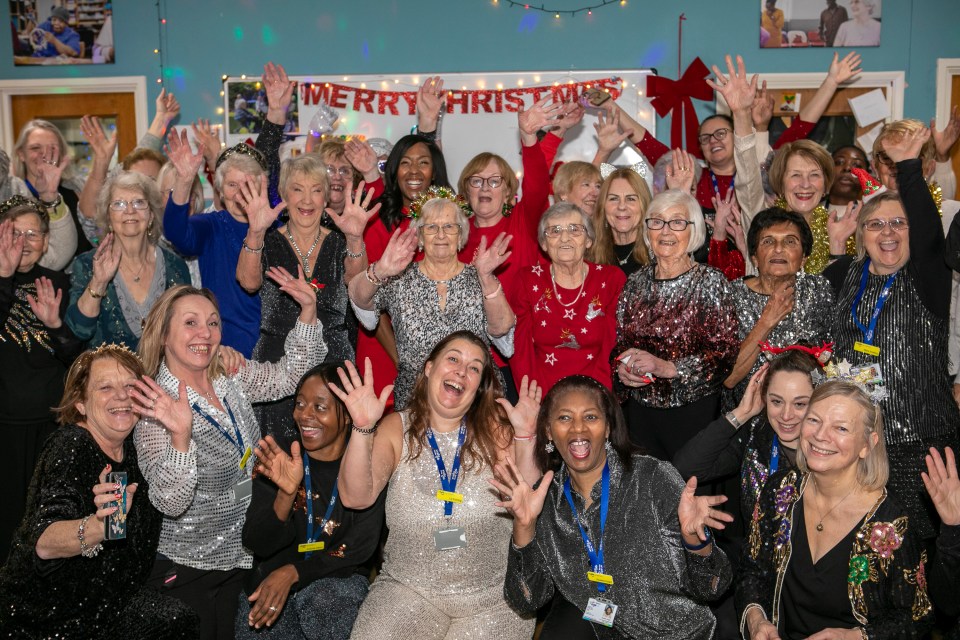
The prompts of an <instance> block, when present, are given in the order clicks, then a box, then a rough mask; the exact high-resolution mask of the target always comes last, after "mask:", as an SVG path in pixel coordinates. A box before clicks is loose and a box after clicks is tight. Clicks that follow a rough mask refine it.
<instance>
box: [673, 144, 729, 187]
mask: <svg viewBox="0 0 960 640" xmlns="http://www.w3.org/2000/svg"><path fill="white" fill-rule="evenodd" d="M695 162H696V160H695V159H694V157H693V156H692V155H690V154H689V153H687V152H686V151H684V150H683V149H674V150H673V154H672V156H671V162H670V164H668V165H667V188H668V189H679V190H680V191H683V192H684V193H690V190H691V189H692V188H693V177H694V175H696V174H695V173H694V170H693V168H694V163H695ZM729 191H733V189H730V190H728V193H729Z"/></svg>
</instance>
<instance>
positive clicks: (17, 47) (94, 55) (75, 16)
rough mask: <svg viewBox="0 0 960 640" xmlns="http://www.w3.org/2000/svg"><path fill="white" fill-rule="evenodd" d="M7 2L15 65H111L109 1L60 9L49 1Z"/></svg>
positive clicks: (71, 4) (70, 4) (69, 4)
mask: <svg viewBox="0 0 960 640" xmlns="http://www.w3.org/2000/svg"><path fill="white" fill-rule="evenodd" d="M9 2H10V21H11V27H12V30H13V32H14V37H13V63H14V64H15V65H17V66H23V65H64V64H107V63H113V62H114V48H113V18H112V13H113V4H112V2H110V1H109V0H86V1H84V2H67V3H64V4H62V5H61V4H60V3H54V2H52V1H51V0H46V1H44V0H9Z"/></svg>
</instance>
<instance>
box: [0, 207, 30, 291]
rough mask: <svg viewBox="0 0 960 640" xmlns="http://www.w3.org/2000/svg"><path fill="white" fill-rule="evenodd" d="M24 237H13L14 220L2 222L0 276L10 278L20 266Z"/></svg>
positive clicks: (0, 224) (0, 226)
mask: <svg viewBox="0 0 960 640" xmlns="http://www.w3.org/2000/svg"><path fill="white" fill-rule="evenodd" d="M23 242H24V237H23V236H20V237H18V238H14V237H13V220H4V221H3V222H0V278H9V277H10V276H12V275H13V274H14V272H15V271H16V270H17V267H19V266H20V259H21V258H22V257H23Z"/></svg>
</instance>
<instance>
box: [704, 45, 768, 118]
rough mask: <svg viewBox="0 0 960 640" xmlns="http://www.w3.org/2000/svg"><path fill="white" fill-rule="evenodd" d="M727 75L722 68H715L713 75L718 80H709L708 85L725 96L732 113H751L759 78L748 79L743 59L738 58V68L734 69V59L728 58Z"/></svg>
mask: <svg viewBox="0 0 960 640" xmlns="http://www.w3.org/2000/svg"><path fill="white" fill-rule="evenodd" d="M726 62H727V74H728V75H724V74H723V72H721V71H720V68H719V67H717V66H716V65H714V66H713V73H714V75H715V76H716V78H717V79H716V80H711V79H709V78H707V84H708V85H710V87H712V88H713V89H714V90H715V91H717V92H718V93H720V95H722V96H723V99H724V100H726V102H727V106H728V107H730V110H731V111H734V112H737V111H749V110H750V109H751V108H752V107H753V100H754V98H755V97H756V95H757V82H758V80H759V79H758V77H757V76H756V75H754V76H753V77H752V78H750V79H747V71H746V68H745V67H744V64H743V58H742V57H740V56H737V66H736V68H734V66H733V59H732V58H731V57H730V56H727V57H726Z"/></svg>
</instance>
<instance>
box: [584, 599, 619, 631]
mask: <svg viewBox="0 0 960 640" xmlns="http://www.w3.org/2000/svg"><path fill="white" fill-rule="evenodd" d="M616 616H617V605H615V604H613V603H612V602H610V601H609V600H604V599H603V598H590V601H589V602H587V609H586V611H584V612H583V619H584V620H589V621H590V622H596V623H597V624H602V625H603V626H605V627H612V626H613V619H614V618H615V617H616Z"/></svg>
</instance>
